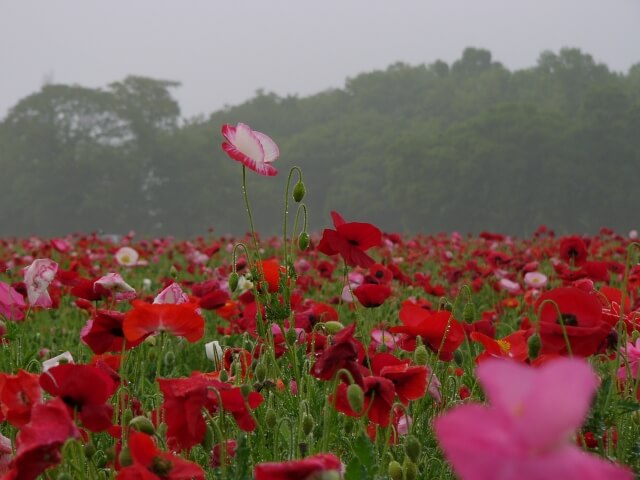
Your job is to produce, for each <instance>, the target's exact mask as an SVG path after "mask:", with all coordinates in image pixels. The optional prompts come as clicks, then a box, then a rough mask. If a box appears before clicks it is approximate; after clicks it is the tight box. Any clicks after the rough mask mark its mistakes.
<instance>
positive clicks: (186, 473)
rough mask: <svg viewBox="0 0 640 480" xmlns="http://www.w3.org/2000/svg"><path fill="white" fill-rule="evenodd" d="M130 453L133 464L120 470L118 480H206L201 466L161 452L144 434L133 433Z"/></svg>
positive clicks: (130, 439)
mask: <svg viewBox="0 0 640 480" xmlns="http://www.w3.org/2000/svg"><path fill="white" fill-rule="evenodd" d="M129 451H130V452H131V460H132V461H133V464H132V465H129V466H128V467H125V468H122V469H120V471H119V472H118V476H117V477H116V478H117V479H118V480H153V479H158V480H190V479H195V480H204V472H203V470H202V468H201V467H200V466H199V465H197V464H195V463H193V462H188V461H187V460H183V459H182V458H181V457H179V456H177V455H173V454H171V453H168V452H163V451H161V450H159V449H158V447H156V444H155V443H154V442H153V438H151V437H150V436H149V435H146V434H144V433H140V432H136V431H132V432H131V434H130V435H129Z"/></svg>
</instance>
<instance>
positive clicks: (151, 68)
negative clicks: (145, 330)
mask: <svg viewBox="0 0 640 480" xmlns="http://www.w3.org/2000/svg"><path fill="white" fill-rule="evenodd" d="M171 81H175V82H180V83H181V85H180V86H178V84H176V83H172V82H171ZM237 122H245V123H248V124H249V125H251V126H252V127H253V128H254V129H256V130H259V131H263V132H265V133H267V134H268V135H270V136H271V137H272V138H273V139H274V140H275V141H276V142H277V143H278V145H279V146H280V150H281V152H282V155H281V158H280V159H279V160H278V162H277V167H278V168H279V169H280V171H281V174H280V175H279V176H278V177H275V178H269V179H267V178H263V177H259V176H258V175H255V174H253V173H251V175H249V191H250V195H251V197H252V201H253V203H254V213H255V218H256V223H257V226H258V228H259V230H260V232H261V233H263V234H272V233H279V232H280V229H281V223H280V222H281V212H280V209H281V208H282V195H283V191H284V182H285V178H286V174H287V173H288V170H289V168H290V167H291V166H293V165H299V166H301V167H302V169H303V171H304V173H305V183H306V185H307V191H308V195H307V197H306V198H305V202H306V204H307V206H308V207H309V215H310V216H309V228H310V230H316V231H317V230H320V229H322V228H324V227H325V226H326V225H327V224H329V223H330V217H329V212H330V211H331V210H338V211H340V213H342V214H343V215H344V216H345V218H347V219H349V220H359V221H369V222H372V223H376V224H377V225H379V226H380V227H381V228H382V229H384V230H387V231H401V232H437V231H452V230H459V231H462V232H479V231H481V230H494V231H500V232H504V233H512V234H518V235H527V234H530V233H532V232H533V231H534V230H535V229H536V227H538V226H539V225H540V224H547V225H548V226H549V227H551V228H553V229H555V230H556V231H558V232H559V233H569V232H571V233H573V232H576V233H580V232H594V231H597V230H598V229H599V228H600V227H603V226H607V227H613V228H615V229H617V230H618V231H623V232H624V231H628V230H629V229H632V228H636V229H637V228H639V227H640V217H639V216H638V214H637V211H638V208H637V203H638V202H637V198H636V197H637V192H638V187H637V182H638V178H640V0H614V1H610V2H604V1H602V0H535V1H534V0H530V1H524V0H521V1H517V0H473V1H460V0H458V1H456V0H447V1H444V0H443V1H440V2H435V1H427V0H423V1H402V0H386V1H382V0H366V1H365V0H325V1H302V0H270V1H267V0H261V1H239V0H238V1H227V2H219V1H207V2H205V1H182V2H178V1H173V2H169V1H160V0H153V1H152V0H136V1H133V0H129V1H119V0H115V1H109V2H106V1H100V2H98V1H90V0H66V1H55V2H54V1H38V2H36V1H30V0H23V1H20V2H18V1H8V0H0V236H12V235H19V236H25V235H31V234H38V235H44V236H52V235H64V234H67V233H69V232H76V231H84V232H88V231H98V230H100V231H104V232H107V233H126V232H128V231H129V230H131V229H135V230H137V231H138V232H139V233H142V234H145V235H167V234H173V235H178V236H194V235H198V234H202V233H205V232H206V231H207V228H208V227H214V228H215V230H216V232H217V233H225V232H233V233H241V232H244V231H245V230H246V229H247V219H246V218H245V217H244V207H243V205H242V197H241V189H240V178H241V175H240V172H241V168H240V165H239V164H238V163H236V162H233V161H232V160H230V159H229V158H228V157H226V155H225V154H224V153H223V152H222V150H221V149H220V143H221V142H222V136H221V135H220V126H221V125H222V124H224V123H237Z"/></svg>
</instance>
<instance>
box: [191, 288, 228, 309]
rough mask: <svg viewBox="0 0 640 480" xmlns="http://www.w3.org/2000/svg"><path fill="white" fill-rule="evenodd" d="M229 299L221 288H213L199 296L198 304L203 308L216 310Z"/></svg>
mask: <svg viewBox="0 0 640 480" xmlns="http://www.w3.org/2000/svg"><path fill="white" fill-rule="evenodd" d="M227 301H229V294H228V293H227V292H225V291H223V290H214V291H212V292H209V293H207V294H206V295H205V296H204V297H202V298H200V301H199V302H198V304H199V305H200V308H204V309H205V310H217V309H219V308H222V307H224V306H225V305H226V304H227Z"/></svg>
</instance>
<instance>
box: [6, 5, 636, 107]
mask: <svg viewBox="0 0 640 480" xmlns="http://www.w3.org/2000/svg"><path fill="white" fill-rule="evenodd" d="M467 46H475V47H482V48H487V49H489V50H491V52H492V53H493V56H494V59H496V60H498V61H501V62H503V63H504V64H505V65H506V66H507V67H509V68H512V69H516V68H523V67H528V66H532V65H534V64H535V62H536V59H537V58H538V55H539V54H540V52H541V51H543V50H545V49H551V50H554V51H557V50H559V49H560V48H561V47H563V46H571V47H579V48H581V49H582V50H583V51H585V52H587V53H590V54H592V55H593V56H594V57H595V58H596V60H597V61H601V62H604V63H607V64H608V65H609V66H610V68H612V69H614V70H617V71H626V70H627V69H628V68H629V66H631V65H632V64H634V63H637V62H640V0H440V1H432V0H313V1H312V0H227V1H224V2H223V1H217V0H209V1H204V0H202V1H198V0H182V1H178V0H175V1H167V0H108V1H107V0H104V1H95V0H58V1H55V0H40V1H35V0H0V118H2V117H4V115H5V114H6V113H7V110H8V109H9V108H10V107H11V106H13V105H15V103H16V102H17V101H18V100H20V99H21V98H23V97H25V96H26V95H28V94H30V93H34V92H36V91H38V90H39V89H40V87H41V86H42V84H43V82H44V80H45V78H50V79H53V81H54V82H55V83H66V84H72V83H77V84H80V85H84V86H89V87H99V86H105V85H106V84H108V83H110V82H112V81H116V80H120V79H122V78H124V77H125V76H126V75H128V74H136V75H144V76H150V77H154V78H163V79H169V80H178V81H181V82H182V87H180V89H179V90H177V91H176V92H175V95H176V97H177V98H178V100H179V101H180V104H181V107H182V111H183V114H184V115H185V116H192V115H195V114H198V113H210V112H212V111H214V110H217V109H219V108H221V107H222V106H223V105H225V104H230V105H233V104H237V103H240V102H242V101H243V100H246V99H248V98H250V97H251V96H253V94H254V92H255V91H256V89H258V88H263V89H265V90H266V91H274V92H275V93H277V94H279V95H287V94H299V95H308V94H310V93H315V92H318V91H321V90H325V89H327V88H331V87H342V86H343V85H344V80H345V79H346V78H347V77H350V76H355V75H357V74H358V73H361V72H363V71H371V70H374V69H383V68H386V67H387V66H388V65H389V64H391V63H394V62H396V61H403V62H407V63H410V64H419V63H431V62H433V61H435V60H436V59H442V60H445V61H447V62H449V63H450V62H451V61H453V60H455V59H457V58H459V56H460V54H461V53H462V50H463V49H464V48H465V47H467Z"/></svg>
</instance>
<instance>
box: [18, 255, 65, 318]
mask: <svg viewBox="0 0 640 480" xmlns="http://www.w3.org/2000/svg"><path fill="white" fill-rule="evenodd" d="M57 271H58V264H57V263H56V262H54V261H53V260H49V259H48V258H39V259H38V260H34V261H33V263H32V264H31V265H29V266H28V267H27V268H25V269H24V283H25V285H26V286H27V297H28V298H29V304H31V305H32V306H34V307H43V308H50V307H51V305H52V302H51V297H50V296H49V292H48V291H47V288H48V287H49V284H50V283H51V282H52V281H53V279H54V278H55V276H56V272H57Z"/></svg>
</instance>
